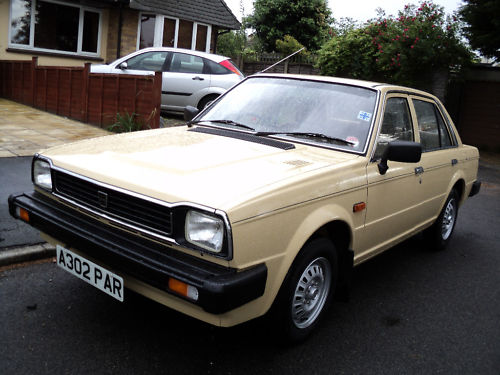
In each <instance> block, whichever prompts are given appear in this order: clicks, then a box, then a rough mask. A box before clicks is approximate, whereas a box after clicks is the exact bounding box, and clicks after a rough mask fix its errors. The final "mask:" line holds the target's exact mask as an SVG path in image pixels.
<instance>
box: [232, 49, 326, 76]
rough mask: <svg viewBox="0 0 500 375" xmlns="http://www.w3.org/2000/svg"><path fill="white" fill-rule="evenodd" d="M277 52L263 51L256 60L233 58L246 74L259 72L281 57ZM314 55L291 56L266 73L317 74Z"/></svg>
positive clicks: (240, 57)
mask: <svg viewBox="0 0 500 375" xmlns="http://www.w3.org/2000/svg"><path fill="white" fill-rule="evenodd" d="M283 57H284V56H283V55H282V54H279V53H263V54H261V55H259V56H258V57H257V60H256V61H255V60H250V61H246V60H245V59H244V58H243V57H242V56H238V57H236V58H233V60H234V61H235V62H236V64H237V65H238V67H239V68H240V70H241V71H242V72H243V73H244V74H245V75H247V76H249V75H252V74H255V73H258V72H261V71H262V70H264V69H266V68H267V67H269V66H271V65H273V64H275V63H276V62H278V61H280V60H281V59H283ZM315 61H316V57H315V56H293V57H292V58H290V59H288V60H285V61H284V62H282V63H280V64H278V65H276V66H274V67H272V68H271V69H269V70H267V71H266V73H290V74H319V69H317V68H316V67H315V66H314V63H315Z"/></svg>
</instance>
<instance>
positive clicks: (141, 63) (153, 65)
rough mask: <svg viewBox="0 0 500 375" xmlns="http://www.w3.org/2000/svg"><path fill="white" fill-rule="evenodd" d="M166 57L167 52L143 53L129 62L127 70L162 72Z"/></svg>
mask: <svg viewBox="0 0 500 375" xmlns="http://www.w3.org/2000/svg"><path fill="white" fill-rule="evenodd" d="M166 57H167V52H145V53H141V54H140V55H137V56H134V57H132V58H130V59H128V60H127V69H134V70H149V71H153V72H161V71H163V70H164V69H163V64H164V62H165V58H166Z"/></svg>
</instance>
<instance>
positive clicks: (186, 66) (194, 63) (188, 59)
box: [169, 53, 205, 74]
mask: <svg viewBox="0 0 500 375" xmlns="http://www.w3.org/2000/svg"><path fill="white" fill-rule="evenodd" d="M204 66H205V64H204V62H203V58H201V57H199V56H193V55H188V54H186V53H174V54H173V56H172V63H171V64H170V70H169V71H170V72H172V73H195V74H202V73H203V72H204Z"/></svg>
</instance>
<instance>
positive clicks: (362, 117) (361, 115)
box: [358, 111, 372, 121]
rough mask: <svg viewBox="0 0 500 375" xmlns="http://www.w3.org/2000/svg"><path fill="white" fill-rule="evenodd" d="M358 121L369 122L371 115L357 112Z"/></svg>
mask: <svg viewBox="0 0 500 375" xmlns="http://www.w3.org/2000/svg"><path fill="white" fill-rule="evenodd" d="M358 119H360V120H363V121H370V120H371V119H372V114H371V113H368V112H365V111H359V114H358Z"/></svg>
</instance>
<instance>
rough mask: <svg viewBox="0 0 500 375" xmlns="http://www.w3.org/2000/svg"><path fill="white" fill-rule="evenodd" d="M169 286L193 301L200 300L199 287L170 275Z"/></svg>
mask: <svg viewBox="0 0 500 375" xmlns="http://www.w3.org/2000/svg"><path fill="white" fill-rule="evenodd" d="M168 288H169V289H170V290H171V291H173V292H175V293H177V294H180V295H181V296H183V297H186V298H189V299H191V300H193V301H197V300H198V288H196V287H195V286H192V285H189V284H186V283H183V282H182V281H179V280H177V279H174V278H173V277H170V278H169V279H168Z"/></svg>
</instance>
